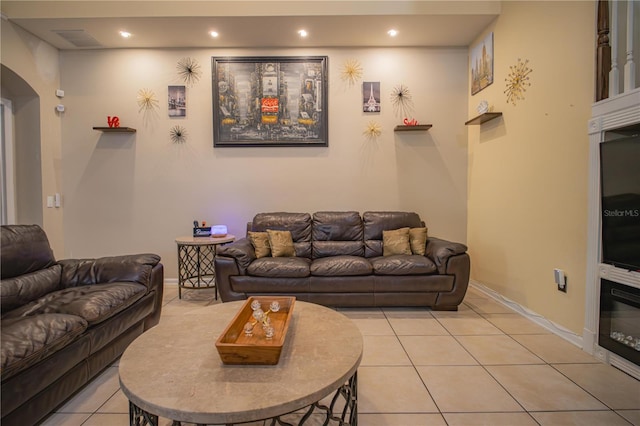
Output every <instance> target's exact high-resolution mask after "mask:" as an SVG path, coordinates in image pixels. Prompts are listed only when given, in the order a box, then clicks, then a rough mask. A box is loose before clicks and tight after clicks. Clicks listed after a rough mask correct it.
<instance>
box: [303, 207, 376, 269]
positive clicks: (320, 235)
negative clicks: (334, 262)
mask: <svg viewBox="0 0 640 426" xmlns="http://www.w3.org/2000/svg"><path fill="white" fill-rule="evenodd" d="M363 235H364V227H363V225H362V219H361V218H360V214H359V213H358V212H353V211H348V212H316V213H314V214H313V245H312V257H313V258H314V259H317V258H319V257H327V256H339V255H347V256H364V242H363Z"/></svg>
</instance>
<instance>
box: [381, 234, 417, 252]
mask: <svg viewBox="0 0 640 426" xmlns="http://www.w3.org/2000/svg"><path fill="white" fill-rule="evenodd" d="M394 254H411V245H410V244H409V228H400V229H394V230H392V231H382V255H383V256H392V255H394Z"/></svg>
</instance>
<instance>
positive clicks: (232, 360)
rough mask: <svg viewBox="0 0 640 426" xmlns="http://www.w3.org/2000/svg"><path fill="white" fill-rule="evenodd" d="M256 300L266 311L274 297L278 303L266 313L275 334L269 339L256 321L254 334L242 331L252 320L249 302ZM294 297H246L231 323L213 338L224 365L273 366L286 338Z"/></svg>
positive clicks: (277, 359)
mask: <svg viewBox="0 0 640 426" xmlns="http://www.w3.org/2000/svg"><path fill="white" fill-rule="evenodd" d="M254 300H259V301H260V303H261V304H262V310H264V311H265V312H266V311H267V310H268V309H269V305H270V304H271V302H273V301H274V300H277V301H278V302H279V303H280V310H279V311H278V312H271V313H269V317H270V318H271V326H272V327H273V328H274V330H275V333H274V335H273V338H272V339H267V338H266V337H265V336H264V331H263V330H262V327H261V325H260V324H259V323H258V324H256V325H255V326H254V328H253V330H254V331H253V335H252V336H247V335H246V334H244V325H245V324H246V323H247V322H248V321H250V322H253V321H254V319H253V316H252V315H253V310H252V309H251V302H253V301H254ZM295 301H296V298H295V297H286V296H254V297H249V298H248V299H247V301H246V302H245V303H244V304H243V305H242V308H240V310H239V311H238V313H237V314H236V316H235V317H234V318H233V320H232V321H231V323H229V325H228V326H227V328H226V329H225V330H224V332H222V334H221V335H220V337H218V340H217V341H216V349H218V353H219V354H220V358H221V359H222V362H223V363H224V364H235V365H238V364H254V365H275V364H277V363H278V361H279V360H280V353H281V352H282V346H283V345H284V342H285V338H286V337H287V330H288V329H289V322H290V321H291V316H292V314H293V305H294V304H295Z"/></svg>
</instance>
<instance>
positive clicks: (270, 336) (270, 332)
mask: <svg viewBox="0 0 640 426" xmlns="http://www.w3.org/2000/svg"><path fill="white" fill-rule="evenodd" d="M274 333H275V330H274V329H273V327H271V326H267V327H265V329H264V337H266V338H267V340H270V339H273V335H274Z"/></svg>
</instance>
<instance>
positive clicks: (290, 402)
mask: <svg viewBox="0 0 640 426" xmlns="http://www.w3.org/2000/svg"><path fill="white" fill-rule="evenodd" d="M243 303H244V301H237V302H228V303H222V304H216V305H212V306H208V307H205V308H202V309H198V310H195V311H190V312H186V313H183V314H181V315H176V316H167V317H164V318H163V319H162V320H161V322H160V324H159V325H157V326H156V327H154V328H152V329H150V330H148V331H147V332H145V333H143V334H142V335H141V336H139V337H138V338H137V339H136V340H135V341H134V342H133V343H132V344H131V345H129V347H128V348H127V349H126V351H125V352H124V354H123V355H122V358H121V359H120V363H119V373H120V386H121V388H122V391H123V392H124V394H125V396H126V397H127V398H128V399H129V400H130V401H131V402H133V403H134V404H135V405H137V406H138V407H140V408H141V409H143V410H145V411H147V412H149V413H152V414H157V415H159V416H161V417H165V418H168V419H172V420H178V421H181V422H190V423H204V424H225V423H241V422H247V421H254V420H260V419H266V418H272V417H275V416H278V415H281V414H285V413H288V412H291V411H294V410H297V409H300V408H303V407H306V406H308V405H310V404H313V403H314V402H317V401H319V400H321V399H322V398H324V397H325V396H327V395H329V394H331V393H332V392H333V391H335V390H336V389H338V388H339V387H340V386H341V385H343V384H344V383H345V382H346V381H347V380H348V379H349V378H350V377H351V376H353V374H354V373H355V372H356V370H357V368H358V366H359V365H360V361H361V359H362V348H363V339H362V334H361V333H360V331H359V330H358V328H357V326H356V325H355V324H354V323H353V322H352V321H351V320H349V319H348V318H347V317H345V316H344V315H342V314H340V313H338V312H336V311H334V310H332V309H329V308H327V307H324V306H320V305H316V304H313V303H306V302H301V301H296V304H295V307H294V309H293V317H292V319H291V323H290V324H289V331H288V334H287V340H286V342H285V344H284V346H283V348H282V353H281V355H280V361H279V363H278V364H277V365H268V366H258V365H225V364H223V363H222V361H221V360H220V355H219V354H218V351H217V350H216V347H215V342H216V340H217V338H218V337H219V336H220V335H221V334H222V332H223V331H224V329H225V327H226V326H227V325H228V324H229V322H230V321H231V320H232V319H233V317H234V316H235V314H236V313H237V312H238V310H240V308H241V307H242V304H243Z"/></svg>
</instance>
